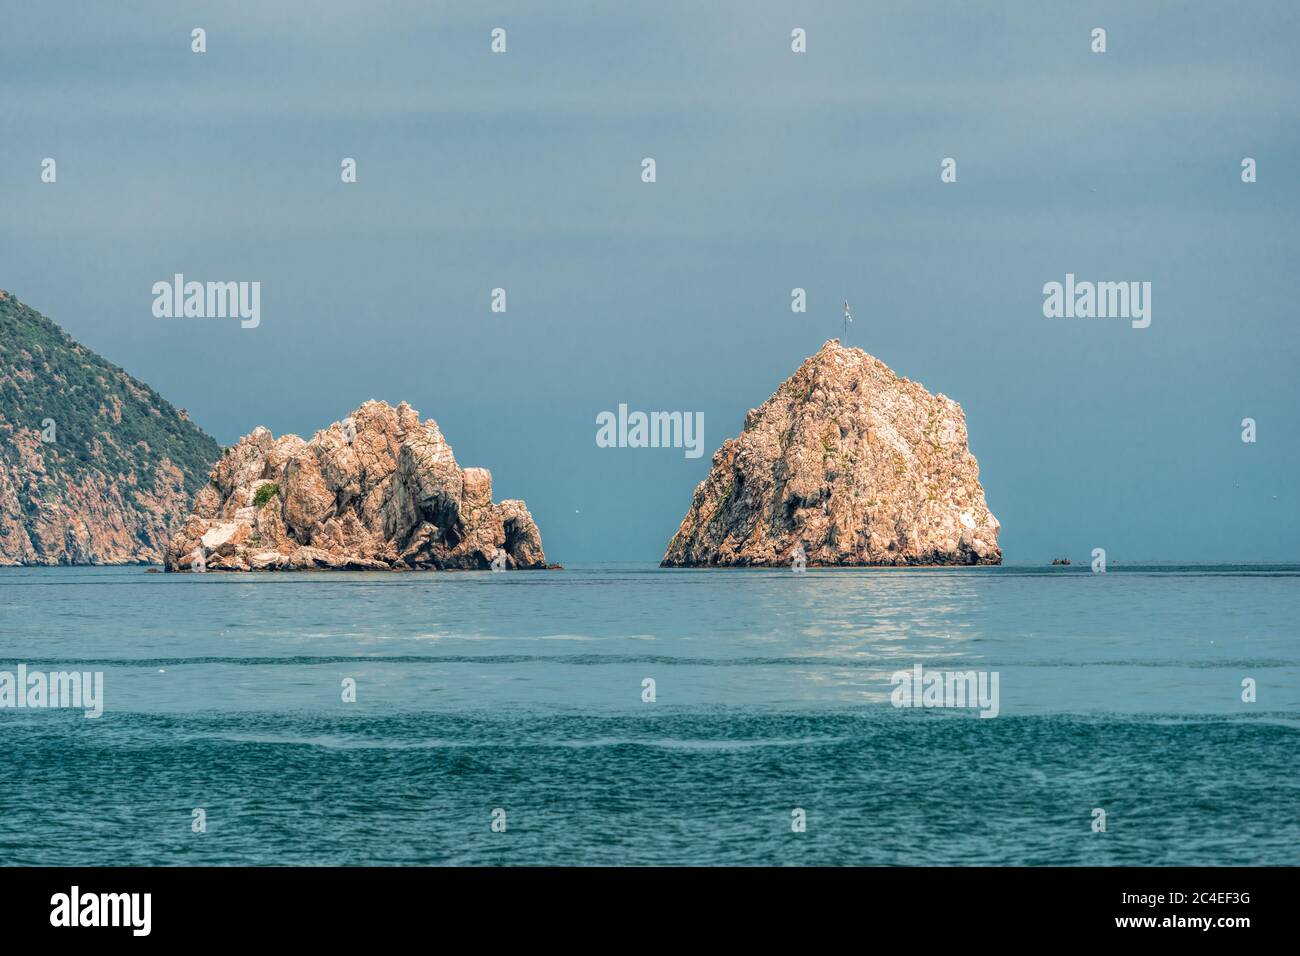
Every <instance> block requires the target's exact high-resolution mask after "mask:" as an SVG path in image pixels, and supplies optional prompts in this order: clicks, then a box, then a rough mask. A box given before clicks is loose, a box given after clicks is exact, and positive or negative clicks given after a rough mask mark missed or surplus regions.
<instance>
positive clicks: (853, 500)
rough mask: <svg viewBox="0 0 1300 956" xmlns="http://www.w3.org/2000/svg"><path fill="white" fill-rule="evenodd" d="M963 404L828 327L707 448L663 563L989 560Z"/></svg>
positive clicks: (993, 530) (993, 547)
mask: <svg viewBox="0 0 1300 956" xmlns="http://www.w3.org/2000/svg"><path fill="white" fill-rule="evenodd" d="M998 529H999V525H998V522H997V519H996V518H994V517H993V515H992V514H991V513H990V512H989V510H988V506H987V504H986V503H985V500H984V490H983V488H982V487H981V486H980V482H979V465H978V464H977V463H976V461H975V458H974V456H972V455H971V453H970V450H969V448H968V446H967V437H966V418H965V414H964V413H963V411H962V409H961V406H960V405H958V404H957V403H956V402H954V401H952V400H951V399H949V398H947V397H946V396H944V395H941V394H939V395H932V394H931V393H929V392H927V391H926V390H925V388H924V387H923V386H921V385H920V384H919V383H917V382H912V381H909V380H908V379H906V378H901V377H900V376H899V375H897V374H896V373H895V372H894V371H893V370H892V369H891V368H889V367H888V366H887V365H885V364H884V363H883V362H881V361H880V360H879V359H877V358H875V357H874V356H872V355H870V354H868V353H867V352H865V351H863V350H861V349H856V348H847V347H845V346H843V345H841V344H840V342H839V340H838V339H829V340H827V342H826V343H825V344H824V345H823V346H822V347H821V348H820V349H819V350H818V351H817V353H816V354H814V355H813V356H811V357H809V358H808V359H807V360H805V361H804V362H803V364H801V365H800V366H799V368H798V369H797V370H796V371H795V373H794V374H793V375H791V376H790V377H789V378H788V379H786V381H785V382H783V383H782V384H781V386H780V387H779V388H778V389H777V390H776V392H775V393H774V394H773V395H772V397H771V398H769V399H768V400H767V401H766V402H764V403H763V404H762V405H761V406H759V407H758V408H755V409H751V410H750V411H749V413H748V414H747V415H746V416H745V425H744V429H743V431H742V432H741V434H740V436H739V437H737V438H732V439H728V440H727V441H725V442H724V443H723V444H722V447H721V448H719V449H718V451H717V453H716V454H715V455H714V456H713V468H712V470H711V471H710V473H709V475H708V477H707V478H706V479H705V480H704V481H703V482H701V483H700V485H699V487H698V488H696V491H695V498H694V500H693V502H692V504H691V507H690V510H689V511H688V512H687V514H686V517H685V518H684V519H683V521H682V524H681V527H680V528H679V529H678V531H677V534H676V535H675V536H674V537H673V540H672V541H671V542H670V543H669V545H668V550H667V552H666V553H665V555H664V560H663V563H664V564H665V565H666V566H695V565H723V566H727V565H730V566H746V565H753V566H779V565H788V564H789V563H790V561H791V560H792V556H793V555H795V554H796V553H799V554H803V555H804V556H805V557H806V560H807V563H808V564H813V565H816V564H821V565H922V564H997V563H999V562H1000V561H1001V559H1002V552H1001V550H1000V549H999V548H998V544H997V536H998Z"/></svg>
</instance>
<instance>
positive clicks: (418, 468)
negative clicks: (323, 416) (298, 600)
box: [167, 401, 546, 571]
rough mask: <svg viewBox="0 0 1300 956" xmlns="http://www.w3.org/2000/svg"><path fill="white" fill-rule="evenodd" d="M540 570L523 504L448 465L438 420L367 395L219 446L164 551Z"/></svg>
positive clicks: (450, 458) (175, 566)
mask: <svg viewBox="0 0 1300 956" xmlns="http://www.w3.org/2000/svg"><path fill="white" fill-rule="evenodd" d="M494 559H495V560H497V562H498V564H499V565H503V567H504V568H510V569H514V568H541V567H545V566H546V555H545V554H544V553H543V552H542V538H541V534H540V532H539V531H538V530H537V525H536V524H535V523H534V522H533V517H532V515H530V514H529V513H528V508H527V507H525V506H524V503H523V502H522V501H502V502H500V503H499V504H493V502H492V475H491V474H490V473H489V472H488V471H487V469H485V468H464V469H462V468H461V467H460V466H459V465H457V464H456V458H455V456H454V455H453V454H452V451H451V446H450V445H449V444H447V441H446V439H444V438H443V437H442V432H441V431H439V430H438V426H437V424H436V423H435V422H434V421H433V420H432V419H429V420H427V421H424V422H421V421H420V415H419V413H418V412H416V411H415V410H414V409H412V408H411V406H409V405H407V404H406V403H405V402H403V403H402V404H400V405H398V406H397V407H396V408H393V407H392V406H390V405H388V404H387V403H386V402H373V401H372V402H366V403H365V404H364V405H362V406H361V407H360V408H358V409H357V410H356V411H355V412H353V413H352V415H351V417H350V418H347V419H345V420H344V421H342V422H335V423H334V424H333V425H331V426H330V427H329V428H326V429H325V430H323V431H319V432H317V433H316V435H315V437H313V438H312V440H311V441H303V440H302V439H301V438H299V437H298V436H297V435H284V436H282V437H280V438H274V437H273V436H272V435H271V433H270V432H269V431H267V430H266V429H265V428H256V429H254V430H253V431H252V432H251V433H250V434H248V435H245V436H244V437H243V438H241V439H240V440H239V443H238V444H236V445H235V446H234V447H232V448H228V449H227V450H226V453H225V455H224V456H223V457H222V459H221V460H220V461H219V462H217V466H216V467H215V468H214V469H213V471H212V480H211V481H210V482H209V484H208V486H207V487H206V488H204V489H203V490H202V491H201V492H199V495H198V497H197V498H196V499H195V501H194V513H193V514H192V515H190V517H189V519H188V520H187V521H186V522H185V525H184V526H183V527H182V528H181V530H180V531H179V532H178V533H177V534H176V536H175V537H174V538H173V539H172V541H171V543H170V544H169V545H168V548H167V570H168V571H189V570H192V569H195V568H196V567H202V568H203V569H204V570H208V571H249V570H252V571H263V570H279V571H287V570H306V569H354V570H380V569H390V568H391V569H409V568H436V569H448V568H459V569H486V568H488V567H490V566H491V565H492V562H493V560H494Z"/></svg>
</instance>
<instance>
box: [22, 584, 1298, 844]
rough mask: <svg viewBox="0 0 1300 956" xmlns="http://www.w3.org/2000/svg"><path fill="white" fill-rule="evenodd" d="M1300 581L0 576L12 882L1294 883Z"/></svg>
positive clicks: (1296, 832)
mask: <svg viewBox="0 0 1300 956" xmlns="http://www.w3.org/2000/svg"><path fill="white" fill-rule="evenodd" d="M1298 585H1300V565H1173V564H1169V565H1145V566H1139V565H1117V564H1115V563H1113V562H1112V563H1111V564H1110V565H1109V567H1108V569H1107V570H1106V571H1105V572H1104V573H1093V572H1092V571H1091V569H1090V567H1089V566H1087V565H1083V566H1071V567H1055V568H1053V567H1037V566H1034V567H1031V566H1016V565H1003V566H1000V567H981V568H925V569H921V568H916V569H911V568H899V569H816V568H810V569H808V570H807V571H806V572H804V573H795V572H792V571H790V570H714V569H707V570H665V569H659V568H657V567H654V566H652V565H625V564H616V565H614V564H611V565H588V566H575V567H568V568H565V569H564V570H555V571H544V572H543V571H529V572H518V571H515V572H504V573H492V572H443V573H439V572H428V573H422V572H421V573H414V572H413V573H356V574H353V573H337V572H327V573H315V574H312V573H301V574H253V575H237V574H218V573H210V574H202V575H198V574H183V575H176V574H148V573H145V571H144V569H142V568H139V567H126V568H6V569H0V671H8V672H13V673H16V668H17V667H18V665H20V664H21V665H26V667H27V669H28V671H29V672H32V671H42V672H50V671H78V672H88V673H94V672H99V673H102V675H103V678H102V679H103V684H102V701H101V702H100V703H101V706H102V715H101V716H99V717H87V716H86V715H85V713H84V712H83V710H78V709H75V708H63V707H61V708H50V707H46V708H26V707H25V708H17V707H5V708H3V709H0V781H2V785H0V864H10V865H33V864H39V865H155V866H168V865H250V864H251V865H308V864H310V865H489V866H514V865H565V866H568V865H634V866H658V865H703V866H713V865H764V866H767V865H773V866H787V865H788V866H808V865H820V866H838V865H868V866H879V865H904V866H926V865H980V866H983V865H1049V866H1074V865H1102V866H1104V865H1123V864H1132V865H1154V866H1161V865H1174V864H1177V865H1211V866H1218V865H1224V866H1227V865H1257V864H1284V865H1294V864H1297V863H1300V746H1298V744H1300V641H1298V640H1297V625H1296V622H1297V620H1300V586H1298ZM918 666H919V667H920V668H921V671H920V673H922V674H930V675H933V674H934V673H935V672H938V673H939V674H940V675H941V678H940V682H939V691H937V692H936V694H937V696H936V697H935V698H934V699H933V700H931V701H930V703H931V704H935V706H926V705H925V704H926V700H925V697H924V695H922V694H918V695H916V697H915V698H914V699H911V700H910V701H909V700H904V699H903V692H902V688H903V687H904V686H907V687H909V688H913V687H916V688H919V687H920V686H921V685H919V684H913V683H912V682H911V677H910V676H909V677H908V679H907V680H903V679H902V677H900V675H911V676H915V675H916V674H917V673H918V672H917V668H918ZM969 672H975V673H976V674H979V675H984V677H985V678H986V679H987V680H986V684H985V686H986V687H988V688H989V689H990V690H991V689H992V687H993V686H994V685H993V684H992V683H991V681H992V675H996V689H997V701H996V704H997V706H996V715H994V714H993V708H991V707H984V708H982V709H981V708H979V707H976V706H971V701H970V700H969V699H968V700H966V701H965V702H964V703H963V702H962V701H961V700H960V699H959V698H956V697H953V696H952V695H951V694H948V695H947V696H945V695H944V693H940V692H943V691H945V686H946V685H944V683H943V680H944V679H943V677H942V675H945V674H948V673H957V674H965V673H969ZM909 703H910V704H911V706H907V705H906V704H909ZM981 714H984V715H985V716H981Z"/></svg>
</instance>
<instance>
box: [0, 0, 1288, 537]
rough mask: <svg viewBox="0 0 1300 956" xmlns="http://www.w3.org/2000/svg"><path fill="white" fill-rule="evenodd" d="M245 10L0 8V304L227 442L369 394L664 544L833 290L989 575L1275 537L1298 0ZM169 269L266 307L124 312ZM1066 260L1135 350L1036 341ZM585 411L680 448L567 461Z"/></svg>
mask: <svg viewBox="0 0 1300 956" xmlns="http://www.w3.org/2000/svg"><path fill="white" fill-rule="evenodd" d="M282 6H283V7H287V6H288V5H287V4H285V5H280V4H275V5H271V4H265V5H258V4H252V3H178V2H174V0H169V2H158V3H148V2H136V3H131V4H113V5H109V4H103V3H98V2H87V3H42V4H34V3H21V2H18V0H0V36H3V37H4V53H3V54H2V55H0V122H2V123H3V134H2V135H0V211H2V219H3V228H2V229H0V287H3V288H6V289H8V290H10V291H12V292H13V293H15V294H16V295H17V296H18V297H19V298H21V299H23V300H24V301H25V302H27V303H28V304H30V305H32V306H33V307H35V308H37V309H39V310H40V311H42V312H44V313H45V314H47V315H49V316H50V317H51V318H53V319H54V320H55V321H56V322H58V323H59V324H61V325H62V326H63V327H64V328H65V329H67V330H68V331H69V332H70V333H71V334H72V335H73V336H75V337H76V338H78V339H79V340H81V341H82V342H84V343H86V344H87V345H89V346H90V347H92V348H94V349H96V350H97V351H99V352H101V353H102V354H103V355H105V356H106V357H107V358H109V359H110V360H111V361H114V362H116V363H118V364H120V365H122V366H123V367H124V368H126V369H127V370H128V371H130V372H131V373H132V374H134V375H136V376H137V377H139V378H141V379H143V380H144V381H146V382H148V383H149V384H151V385H153V386H154V387H155V388H157V389H158V390H159V391H160V392H161V393H162V394H163V395H165V396H167V397H168V398H169V399H170V400H171V401H172V402H174V403H175V404H176V405H179V406H183V407H185V408H187V409H189V411H190V413H191V416H192V417H193V418H194V420H195V421H196V422H197V423H198V424H200V425H201V426H202V427H203V428H205V429H206V430H207V431H209V432H210V433H211V434H212V435H213V436H215V437H216V438H217V439H218V441H220V442H222V443H223V444H229V443H231V442H233V441H235V440H236V439H237V438H238V437H239V436H240V435H242V434H244V433H246V432H248V431H249V430H251V429H252V428H253V427H254V426H256V425H258V424H264V425H266V426H268V427H269V428H271V429H272V431H274V432H275V433H277V434H279V433H282V432H285V431H293V432H297V433H299V434H302V435H304V437H309V436H310V435H311V433H312V432H313V431H315V430H316V429H317V428H320V427H323V426H324V425H326V424H328V423H329V422H332V421H335V420H337V419H339V418H341V417H343V416H344V415H346V414H347V413H348V412H349V411H350V410H351V409H353V408H354V407H356V406H357V405H358V404H360V403H361V402H362V401H364V400H366V399H369V398H382V399H387V400H389V401H392V402H397V401H401V400H406V401H409V402H410V403H411V404H412V405H414V406H415V407H416V408H418V409H419V410H420V411H421V412H422V413H423V414H425V415H427V416H432V417H434V418H436V419H437V421H438V423H439V424H440V425H441V426H442V429H443V431H444V433H445V434H446V436H447V438H448V440H449V441H450V442H451V443H452V445H453V447H454V449H455V451H456V456H457V459H458V460H459V461H460V463H461V464H462V465H481V466H485V467H488V468H490V469H491V470H492V473H493V475H494V478H495V486H496V494H497V497H498V498H501V497H522V498H524V499H526V500H527V502H528V505H529V507H530V509H531V510H532V512H533V514H534V516H535V517H536V518H537V520H538V523H539V525H540V527H541V529H542V536H543V542H544V544H545V546H546V551H547V555H548V557H549V558H551V559H552V560H556V561H561V562H566V561H567V562H579V561H584V560H640V561H657V560H658V559H659V557H660V556H661V555H662V553H663V551H664V548H665V546H666V545H667V542H668V540H669V538H670V537H671V535H672V534H673V532H674V531H675V530H676V528H677V525H678V523H679V522H680V520H681V518H682V516H683V515H684V514H685V512H686V509H687V507H688V505H689V503H690V500H691V496H692V493H693V491H694V488H695V485H696V484H697V483H698V482H699V481H700V480H701V479H702V478H703V477H704V475H705V474H706V472H707V470H708V467H709V460H710V456H711V455H712V452H713V450H714V449H716V447H717V446H718V445H719V444H720V443H721V441H722V440H723V439H724V438H726V437H727V436H730V435H734V434H736V433H737V432H739V430H740V428H741V425H742V422H743V418H744V414H745V412H746V411H747V410H748V409H749V408H751V407H753V406H756V405H758V404H760V403H761V402H762V401H763V400H765V399H766V398H767V397H768V396H769V395H770V394H771V393H772V392H773V391H774V390H775V389H776V387H777V385H778V384H779V383H780V382H781V381H782V380H783V379H784V378H785V377H787V376H788V375H789V374H790V373H792V372H793V371H794V370H795V369H796V368H797V367H798V365H799V364H800V362H801V361H802V360H803V359H804V358H805V357H806V356H807V355H809V354H811V353H812V352H814V351H815V350H816V349H817V348H818V347H819V346H820V345H821V343H822V342H823V341H824V340H825V339H827V338H830V337H832V336H837V335H839V334H840V327H841V326H840V312H841V308H840V303H841V300H843V299H846V298H847V299H848V300H849V301H850V302H851V303H852V304H853V306H854V314H855V318H856V319H857V321H856V323H855V324H854V325H853V326H852V327H851V329H850V333H849V344H852V345H857V346H861V347H864V348H866V349H867V350H868V351H870V352H871V353H872V354H874V355H876V356H877V357H879V358H880V359H881V360H883V361H884V362H886V363H887V364H889V365H890V366H891V367H892V368H894V369H895V371H897V372H898V373H899V374H900V375H904V376H907V377H909V378H912V379H915V380H918V381H920V382H921V383H923V384H924V385H925V386H926V387H927V388H929V389H930V390H931V391H936V392H943V393H945V394H947V395H949V396H951V397H952V398H954V399H956V400H957V401H959V402H960V403H961V404H962V406H963V408H964V409H965V411H966V416H967V422H968V426H969V431H970V438H971V447H972V450H973V452H974V453H975V455H976V457H977V458H978V459H979V463H980V469H981V477H982V480H983V483H984V488H985V491H986V494H987V497H988V503H989V507H990V508H991V509H992V511H993V513H994V514H995V515H996V516H997V517H998V519H999V520H1000V521H1001V522H1002V527H1003V533H1002V545H1003V549H1004V551H1005V554H1006V558H1007V560H1009V561H1044V560H1047V559H1050V558H1051V557H1053V556H1055V555H1058V554H1068V555H1070V556H1072V557H1073V558H1074V559H1075V560H1086V559H1087V556H1088V553H1089V552H1090V551H1091V549H1092V548H1093V547H1105V548H1106V549H1107V553H1108V557H1109V560H1110V561H1111V562H1119V563H1122V562H1124V561H1132V560H1145V559H1158V560H1216V559H1221V560H1251V559H1273V560H1286V559H1291V560H1295V559H1300V543H1298V542H1300V507H1297V476H1298V475H1300V452H1298V451H1297V449H1298V448H1300V423H1297V417H1296V416H1297V412H1298V411H1300V384H1298V377H1297V372H1296V370H1297V360H1298V359H1300V332H1298V331H1297V321H1298V318H1300V317H1298V316H1297V314H1296V310H1295V303H1296V302H1297V293H1298V292H1300V288H1298V286H1300V281H1298V279H1297V268H1296V264H1297V238H1298V237H1300V218H1298V217H1297V211H1298V206H1297V198H1298V195H1300V186H1298V185H1297V184H1298V181H1300V124H1298V123H1297V119H1298V115H1297V114H1298V113H1300V5H1297V4H1295V3H1294V2H1289V0H1288V2H1251V0H1246V2H1238V3H1232V4H1222V3H1217V2H1214V3H1211V2H1202V3H1153V2H1143V3H1140V4H1134V3H1131V2H1120V3H1088V4H1080V3H1073V2H1071V3H1066V2H1062V3H1043V2H1005V0H1003V2H997V3H987V4H985V3H957V2H944V3H926V2H908V3H896V4H883V3H873V4H864V3H857V2H846V3H815V4H786V3H770V2H752V0H750V2H743V3H740V2H737V3H699V2H697V0H696V2H656V3H646V4H635V5H633V4H613V3H608V2H601V3H596V2H591V3H588V2H565V3H553V4H539V3H536V2H531V3H497V4H486V5H485V4H477V3H476V4H470V3H456V4H452V3H438V4H431V3H428V2H411V3H355V4H354V3H346V4H344V3H334V2H330V3H315V4H311V5H310V9H308V7H309V5H307V4H302V5H301V6H302V8H303V9H302V11H301V12H297V13H288V12H284V10H281V9H279V8H280V7H282ZM272 7H274V8H275V9H270V8H272ZM263 8H265V9H263ZM796 11H797V12H796ZM498 26H500V27H504V28H505V29H506V30H507V43H508V47H507V53H505V54H504V55H494V54H492V53H491V52H490V50H489V42H490V37H489V34H490V31H491V30H492V28H494V27H498ZM194 27H203V28H204V29H206V31H207V47H208V51H207V52H206V53H205V54H202V55H199V54H195V53H192V52H191V49H190V42H191V41H190V32H191V30H192V28H194ZM794 27H802V28H804V29H805V30H806V31H807V37H808V40H807V43H808V52H807V53H806V54H803V55H797V54H794V53H792V52H791V50H790V31H791V30H792V29H793V28H794ZM1094 27H1104V28H1105V29H1106V31H1107V52H1106V53H1104V54H1095V53H1093V52H1091V49H1090V45H1091V38H1090V32H1091V30H1092V28H1094ZM647 156H648V157H653V158H654V159H655V160H656V163H657V176H658V181H657V182H655V183H653V184H645V183H642V182H641V160H642V158H643V157H647ZM1246 156H1249V157H1253V158H1255V159H1256V160H1257V162H1258V177H1259V181H1258V182H1257V183H1254V184H1249V185H1247V184H1244V183H1242V182H1241V178H1240V171H1241V160H1242V158H1243V157H1246ZM45 157H53V158H54V159H55V160H56V161H57V164H58V166H57V170H58V181H57V183H56V184H53V185H50V184H43V183H42V182H41V181H40V171H41V170H40V166H41V161H42V159H43V158H45ZM343 157H355V158H356V160H357V162H358V178H359V181H358V182H357V183H356V184H351V185H345V184H343V183H342V182H341V181H340V175H339V174H340V161H341V160H342V159H343ZM945 157H953V158H955V159H956V160H957V164H958V166H957V168H958V176H957V182H956V183H953V184H944V183H941V182H940V178H939V173H940V162H941V160H942V159H943V158H945ZM176 272H182V273H184V274H185V275H186V277H187V278H191V279H197V280H200V281H206V280H246V281H253V280H256V281H260V282H261V283H262V315H261V325H260V327H259V328H257V329H247V330H245V329H241V328H240V327H239V324H238V322H237V321H233V320H199V319H172V320H166V319H157V318H155V317H154V316H153V314H152V311H151V306H152V302H153V297H152V294H151V292H150V289H151V286H152V285H153V283H154V282H156V281H159V280H169V279H170V278H171V276H172V275H173V274H174V273H176ZM1067 272H1072V273H1075V274H1076V275H1077V276H1078V277H1079V279H1080V280H1083V279H1091V280H1098V281H1124V280H1135V281H1149V282H1151V283H1152V322H1151V326H1150V327H1149V328H1147V329H1140V330H1139V329H1133V328H1131V327H1130V325H1129V323H1128V322H1127V321H1124V320H1118V319H1048V318H1045V317H1044V316H1043V312H1042V305H1043V293H1042V288H1043V285H1044V283H1046V282H1050V281H1062V280H1063V279H1064V277H1065V274H1066V273H1067ZM495 287H503V288H505V289H506V292H507V303H508V306H507V311H506V313H504V314H494V313H492V312H491V311H490V309H489V301H490V292H491V290H492V289H493V288H495ZM794 287H803V288H805V289H807V291H808V301H809V310H808V312H807V314H802V315H800V314H794V313H792V312H791V310H790V290H791V289H792V288H794ZM620 402H626V403H627V404H629V405H630V406H631V407H632V408H634V409H636V408H639V409H645V410H655V409H661V410H683V411H702V412H704V416H705V446H706V452H705V455H704V456H703V457H702V458H698V459H687V458H686V457H685V456H684V455H683V453H682V452H681V451H680V450H671V449H669V450H630V449H602V448H598V447H596V444H595V433H596V424H595V416H596V414H597V413H598V412H600V411H602V410H606V409H610V410H612V409H616V408H617V406H618V404H619V403H620ZM1245 417H1252V418H1254V419H1255V420H1256V422H1257V423H1258V441H1257V442H1256V443H1254V444H1245V443H1243V442H1242V441H1241V420H1242V419H1243V418H1245Z"/></svg>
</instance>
